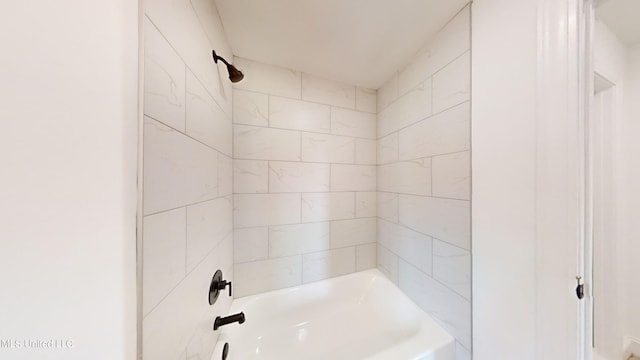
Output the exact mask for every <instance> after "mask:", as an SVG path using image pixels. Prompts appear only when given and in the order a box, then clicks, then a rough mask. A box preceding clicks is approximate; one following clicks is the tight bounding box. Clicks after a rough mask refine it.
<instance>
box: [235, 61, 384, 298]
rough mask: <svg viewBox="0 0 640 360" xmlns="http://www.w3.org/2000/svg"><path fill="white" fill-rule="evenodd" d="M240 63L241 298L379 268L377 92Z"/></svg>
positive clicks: (237, 194)
mask: <svg viewBox="0 0 640 360" xmlns="http://www.w3.org/2000/svg"><path fill="white" fill-rule="evenodd" d="M235 64H236V65H237V66H238V68H240V69H241V70H242V71H243V72H244V73H245V75H246V76H245V79H244V80H243V81H241V82H239V83H237V84H236V85H235V89H234V103H233V123H234V125H233V155H234V162H233V163H234V180H233V188H234V191H233V192H234V206H233V208H234V213H233V223H234V228H235V229H234V264H235V265H234V269H235V279H236V283H235V284H234V285H235V286H234V289H235V295H236V296H245V295H250V294H255V293H259V292H263V291H269V290H274V289H279V288H284V287H288V286H294V285H299V284H302V283H308V282H312V281H317V280H321V279H326V278H329V277H333V276H338V275H344V274H348V273H352V272H355V271H359V270H364V269H369V268H373V267H375V266H376V249H375V241H376V205H375V202H376V193H375V191H376V92H375V91H372V90H366V89H361V88H356V87H355V86H351V85H345V84H340V83H335V82H332V81H328V80H324V79H320V78H317V77H314V76H310V75H307V74H303V73H299V72H295V71H291V70H288V69H283V68H279V67H275V66H270V65H265V64H261V63H256V62H252V61H248V60H245V59H241V58H236V59H235Z"/></svg>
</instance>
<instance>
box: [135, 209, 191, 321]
mask: <svg viewBox="0 0 640 360" xmlns="http://www.w3.org/2000/svg"><path fill="white" fill-rule="evenodd" d="M185 218H186V215H185V208H179V209H176V210H171V211H167V212H163V213H159V214H155V215H149V216H145V217H144V223H143V227H144V237H143V245H142V246H143V248H144V252H143V253H142V257H143V269H142V276H143V290H142V291H143V292H144V297H143V304H142V305H143V313H144V314H148V313H149V312H150V311H151V310H152V309H153V308H154V307H155V306H156V305H158V303H160V301H161V300H162V299H163V298H164V297H165V296H166V295H167V294H169V292H171V290H172V289H173V288H174V287H175V286H176V285H178V283H179V282H180V281H181V280H182V279H183V278H184V277H185V275H186V265H185V251H186V248H187V246H186V243H187V241H186V235H185V233H186V231H185V229H186V224H185Z"/></svg>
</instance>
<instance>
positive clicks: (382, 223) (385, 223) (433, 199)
mask: <svg viewBox="0 0 640 360" xmlns="http://www.w3.org/2000/svg"><path fill="white" fill-rule="evenodd" d="M469 60H470V10H469V7H467V8H465V9H464V10H462V11H461V12H460V13H459V14H458V15H457V16H456V17H455V18H454V19H452V20H451V21H450V22H449V24H447V26H446V27H445V28H443V29H442V30H441V31H440V33H439V34H438V35H437V37H436V38H435V39H434V40H433V41H432V42H431V43H430V44H429V45H428V46H427V47H425V48H424V49H423V50H422V51H421V52H420V53H419V54H418V55H417V56H416V58H415V59H414V60H413V62H412V63H411V64H409V65H408V66H406V67H405V68H403V69H401V70H400V71H399V72H398V73H397V74H396V75H395V76H393V77H392V78H391V79H389V80H388V81H387V83H386V84H385V85H384V86H383V87H382V88H381V89H378V104H377V109H378V130H377V134H378V141H377V144H376V151H377V157H378V172H377V177H378V180H377V187H378V195H377V216H378V225H377V266H378V268H379V269H380V270H381V271H382V272H383V273H385V274H386V275H387V276H388V277H389V278H390V279H391V280H392V281H394V282H395V283H396V284H398V286H399V287H400V289H402V290H403V291H404V292H405V293H406V294H407V295H409V297H411V298H412V299H413V300H414V301H415V302H416V303H417V304H418V305H419V306H420V307H421V308H422V309H424V310H425V311H426V312H428V313H429V314H431V315H432V316H433V317H434V318H435V319H436V320H437V321H438V322H440V324H441V325H442V326H443V327H444V328H445V329H447V330H448V331H449V332H450V333H451V334H453V335H454V336H455V337H456V340H457V354H458V355H457V357H458V359H459V360H463V359H470V356H471V355H470V354H471V351H470V350H471V253H470V250H471V229H470V227H471V219H470V216H471V210H470V209H471V201H470V200H471V164H470V158H471V152H470V150H471V136H470V129H471V124H470V120H471V119H470V116H471V111H470V85H471V76H470V68H471V66H470V61H469Z"/></svg>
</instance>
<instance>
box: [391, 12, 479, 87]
mask: <svg viewBox="0 0 640 360" xmlns="http://www.w3.org/2000/svg"><path fill="white" fill-rule="evenodd" d="M470 18H471V16H470V11H469V7H467V8H465V9H464V10H462V11H460V13H458V15H456V16H455V17H454V18H453V19H451V21H449V23H448V24H447V25H446V26H445V27H444V28H443V29H442V30H440V32H438V34H437V35H436V36H435V38H434V39H433V40H432V41H430V42H429V44H428V46H427V47H426V48H424V49H422V50H421V51H420V52H419V54H418V55H417V56H416V57H415V58H414V60H413V61H412V62H411V64H410V65H409V66H407V67H406V68H404V69H402V71H401V72H400V75H399V77H400V78H399V89H400V94H404V93H405V92H407V91H409V90H410V89H412V88H413V87H414V86H415V85H416V84H418V83H419V82H421V81H422V80H424V79H426V78H428V77H430V76H432V75H433V74H434V73H436V72H437V71H438V70H440V69H442V68H443V67H445V66H446V65H447V64H448V63H450V62H451V61H453V60H454V59H456V58H457V57H458V56H460V55H462V54H463V53H464V52H465V51H467V50H469V48H470V47H471V39H470V38H471V23H470V22H471V21H470Z"/></svg>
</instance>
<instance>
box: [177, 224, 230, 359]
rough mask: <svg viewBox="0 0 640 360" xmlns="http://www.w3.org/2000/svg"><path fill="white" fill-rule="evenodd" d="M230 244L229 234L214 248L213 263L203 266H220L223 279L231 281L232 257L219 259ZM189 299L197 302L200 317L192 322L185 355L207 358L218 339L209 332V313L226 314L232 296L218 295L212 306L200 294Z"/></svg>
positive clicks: (207, 268) (228, 248)
mask: <svg viewBox="0 0 640 360" xmlns="http://www.w3.org/2000/svg"><path fill="white" fill-rule="evenodd" d="M232 246H233V243H232V241H231V236H229V237H228V238H227V239H225V241H224V243H222V244H221V246H220V247H218V248H216V251H217V252H218V253H217V254H216V255H215V262H214V263H213V264H207V265H206V266H205V271H212V272H215V270H210V269H211V268H210V266H211V265H213V266H216V268H220V269H221V270H222V272H223V274H224V278H225V279H227V280H229V281H232V280H233V263H232V259H231V257H230V256H229V255H227V256H226V258H225V259H221V258H222V257H223V256H222V255H223V254H224V252H227V253H228V254H230V253H231V251H232ZM214 269H215V268H214ZM205 271H202V273H203V276H202V277H203V278H204V279H201V280H199V281H202V282H200V283H199V284H200V285H201V286H202V284H203V283H205V281H206V277H205V276H206V275H207V274H206V272H205ZM211 275H212V273H209V281H211ZM205 284H206V283H205ZM205 286H206V285H205ZM190 297H191V298H194V297H195V296H194V295H193V294H192V295H191V296H190ZM205 298H206V296H205ZM191 301H192V302H193V303H188V304H187V305H188V306H189V305H190V306H195V305H196V304H195V303H196V302H197V305H198V307H197V310H198V313H199V314H200V318H198V319H197V320H198V321H197V323H195V324H194V327H193V330H194V333H193V336H192V337H191V341H190V342H189V344H188V345H187V356H188V359H208V358H210V357H211V356H212V354H213V348H214V347H215V345H216V342H217V340H218V339H217V336H216V334H215V333H214V334H212V332H211V324H212V323H211V321H213V320H211V313H212V312H213V313H214V314H228V313H229V312H228V310H229V307H230V305H231V302H232V298H231V297H230V296H220V297H218V301H216V303H215V304H214V305H212V306H208V305H209V302H208V301H207V300H206V299H202V295H200V297H199V298H197V299H191ZM205 304H206V305H205Z"/></svg>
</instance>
